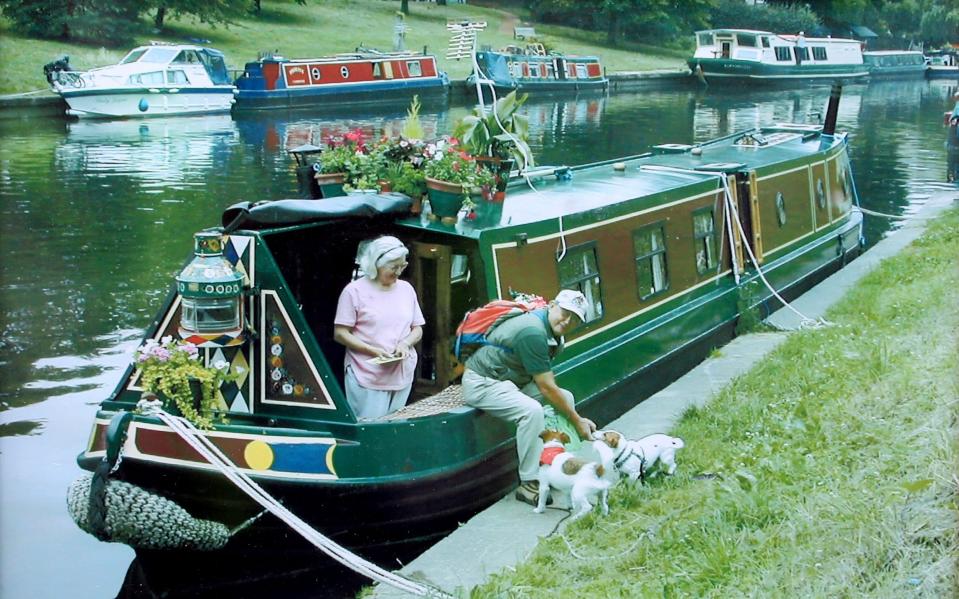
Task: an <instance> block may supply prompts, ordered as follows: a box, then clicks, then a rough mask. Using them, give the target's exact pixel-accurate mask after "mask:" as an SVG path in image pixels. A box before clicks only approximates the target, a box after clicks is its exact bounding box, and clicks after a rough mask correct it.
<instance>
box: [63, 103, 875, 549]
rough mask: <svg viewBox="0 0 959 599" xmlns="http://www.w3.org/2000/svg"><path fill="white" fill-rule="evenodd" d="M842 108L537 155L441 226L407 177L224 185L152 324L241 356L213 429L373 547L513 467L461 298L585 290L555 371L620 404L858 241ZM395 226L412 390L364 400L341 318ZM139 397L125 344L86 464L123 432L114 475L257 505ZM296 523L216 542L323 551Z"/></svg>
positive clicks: (446, 527) (447, 511)
mask: <svg viewBox="0 0 959 599" xmlns="http://www.w3.org/2000/svg"><path fill="white" fill-rule="evenodd" d="M837 106H838V95H836V97H834V98H833V101H831V102H830V109H829V111H828V113H827V118H826V124H825V125H796V124H780V125H774V126H771V127H767V128H758V129H754V130H750V131H745V132H741V133H737V134H734V135H729V136H726V137H723V138H720V139H716V140H713V141H709V142H706V143H701V144H696V145H678V144H667V145H661V146H657V147H655V148H654V149H653V150H652V151H651V152H649V153H645V154H641V155H636V156H631V157H627V158H623V159H620V160H616V161H606V162H599V163H595V164H589V165H585V166H577V167H572V168H566V167H564V168H550V169H544V170H540V171H538V173H537V174H536V175H537V176H535V177H533V176H531V177H530V179H529V180H528V181H527V180H520V181H516V182H514V184H512V185H511V186H510V188H509V190H508V195H507V198H506V199H505V201H504V202H502V203H493V202H483V203H481V204H480V205H479V206H478V207H477V209H476V213H475V218H468V217H466V216H463V215H462V214H461V216H460V218H459V220H458V221H457V222H456V223H455V224H452V225H450V224H443V223H441V222H438V221H434V220H430V219H429V218H427V217H426V216H422V215H421V216H413V215H411V214H410V213H409V207H410V201H409V199H408V198H406V197H405V196H401V195H399V194H377V195H369V194H365V195H356V196H345V197H340V198H331V199H324V200H279V201H272V202H260V203H256V204H250V203H244V204H238V205H235V206H233V207H231V208H230V209H228V210H227V211H226V212H225V213H224V218H223V223H222V227H217V228H213V229H208V230H207V231H205V232H202V233H200V234H198V237H197V239H198V245H199V246H200V247H199V248H198V256H197V258H195V259H194V262H193V263H191V266H188V267H187V268H186V269H184V271H183V273H181V275H180V277H179V279H178V287H176V288H174V289H173V290H172V291H171V293H170V296H169V297H168V298H167V300H166V303H165V304H164V305H163V307H162V309H161V310H160V312H159V315H158V317H157V318H156V320H155V321H154V322H153V323H152V325H151V326H150V327H149V329H148V330H147V333H146V338H145V339H146V340H151V339H152V340H160V339H162V338H163V337H165V336H168V335H169V336H173V337H174V338H177V337H180V338H185V339H188V340H190V341H192V342H193V343H195V344H196V345H197V346H198V347H199V352H200V357H201V358H202V359H203V360H205V361H206V362H207V363H209V364H214V363H220V364H223V365H228V366H226V367H227V368H228V369H229V370H230V372H231V373H232V374H233V375H235V376H234V377H233V378H232V379H231V380H230V381H229V382H227V383H225V384H224V385H223V386H222V387H220V388H219V391H218V394H217V402H218V404H219V406H220V410H221V412H222V415H223V416H225V417H226V419H227V421H225V422H223V421H220V422H217V423H216V424H214V426H213V428H212V429H209V430H206V431H204V432H203V435H204V436H205V437H206V439H208V440H209V441H210V442H212V444H213V445H214V446H216V447H217V448H218V449H219V450H220V451H221V452H222V453H223V454H224V455H225V456H227V457H228V458H229V459H230V460H231V461H232V462H233V463H234V464H235V466H236V468H237V469H239V470H240V471H242V472H244V473H245V474H247V475H249V476H250V477H251V478H252V479H253V480H254V481H256V482H257V483H258V484H259V485H261V486H262V487H263V488H264V489H265V490H266V491H267V492H269V493H270V494H272V495H273V496H274V497H276V498H277V499H278V500H279V501H280V502H281V503H282V504H283V505H285V506H286V507H287V508H289V509H290V510H291V511H292V512H294V513H295V514H297V515H298V516H299V517H301V518H302V519H303V520H305V521H306V522H308V523H309V524H310V525H312V526H313V527H315V528H316V529H317V530H318V531H320V532H321V533H323V534H324V535H327V536H328V537H330V538H332V539H333V540H334V541H336V542H338V543H339V544H341V545H343V546H345V547H348V548H350V549H352V550H354V551H357V552H359V553H360V554H363V555H383V550H384V549H386V550H396V551H397V552H400V551H401V548H402V547H404V546H407V547H408V546H409V544H413V543H418V544H422V543H424V542H429V541H432V540H437V539H439V538H440V537H442V536H443V535H445V534H447V533H448V532H449V531H451V530H452V529H454V528H455V527H457V525H458V524H459V523H461V522H464V521H465V520H466V519H468V518H469V517H471V516H472V515H474V514H476V513H477V512H479V511H480V510H482V509H483V508H485V507H487V506H489V505H491V504H492V503H494V502H495V501H497V500H499V499H500V498H502V497H503V496H504V494H506V493H508V492H509V491H510V490H511V488H513V487H514V486H515V484H516V483H517V475H516V453H515V445H514V439H513V431H512V430H511V429H510V428H509V427H508V426H507V425H506V424H504V423H503V422H502V421H500V420H497V419H496V418H493V417H491V416H489V415H488V414H485V413H483V412H480V411H477V410H475V409H473V408H470V407H468V406H466V405H464V403H463V400H462V397H461V396H460V393H459V387H458V386H457V384H456V381H455V376H456V366H457V365H456V364H455V363H454V360H453V357H452V352H451V346H452V341H453V339H452V334H453V331H454V330H455V327H456V325H457V324H458V322H459V321H460V319H461V318H462V316H463V314H464V312H466V311H467V310H469V309H471V308H474V307H476V306H478V305H481V304H483V303H485V302H487V301H490V300H492V299H495V298H508V297H509V296H510V293H511V292H527V293H533V294H538V295H542V296H544V297H552V296H553V295H554V294H555V293H556V292H557V291H559V290H560V289H562V288H574V289H579V290H581V291H582V292H583V293H584V294H585V295H586V297H587V298H588V300H589V304H590V305H589V312H588V317H587V322H585V323H584V325H583V326H581V327H580V328H579V329H577V330H576V331H575V333H574V334H573V335H572V336H571V337H570V338H569V339H567V344H566V350H565V351H564V352H563V354H561V356H560V357H559V358H558V361H557V362H556V365H555V371H556V373H557V376H558V380H559V382H560V383H561V384H562V385H563V386H564V387H566V388H568V389H570V390H571V391H572V392H573V393H574V394H575V397H576V399H577V404H578V409H579V411H580V412H581V413H582V414H584V415H586V416H588V417H591V418H593V419H594V420H596V422H597V423H598V424H599V425H603V424H604V423H606V422H609V421H610V420H611V419H612V418H614V417H615V416H617V415H619V414H621V413H623V412H624V411H626V410H627V409H629V408H631V407H632V406H634V405H636V404H637V403H639V402H640V401H642V400H643V398H644V397H647V396H648V395H649V394H650V393H651V392H653V391H654V390H656V389H658V388H661V387H662V386H664V385H665V384H667V383H668V382H670V381H671V380H673V379H674V378H675V377H677V376H678V375H679V374H681V373H682V372H684V371H685V370H687V369H688V368H690V367H691V366H692V365H694V364H695V363H697V362H698V361H699V360H701V359H702V358H703V357H704V356H705V355H706V354H707V353H708V352H709V351H710V350H711V349H712V348H714V347H716V346H719V345H721V344H723V343H724V342H726V341H727V340H729V339H730V338H731V337H732V336H733V335H734V330H735V324H736V322H737V318H738V317H739V316H740V311H741V310H742V309H744V306H751V307H753V308H754V309H755V308H756V307H757V306H758V307H759V308H760V309H768V308H771V307H775V306H778V304H777V301H778V300H775V299H772V297H771V292H770V291H769V290H768V289H767V288H765V287H764V286H763V285H761V284H759V283H758V282H757V281H758V280H759V277H760V274H762V275H763V276H764V277H765V278H766V279H767V280H768V281H769V283H770V285H771V286H772V287H774V288H775V289H776V290H777V291H778V292H779V293H780V294H781V295H782V296H783V297H785V298H787V299H788V298H791V297H795V296H796V295H798V294H799V293H801V292H802V291H803V290H804V289H806V288H807V287H808V286H810V285H811V284H813V283H814V282H816V281H818V280H820V279H822V278H823V277H825V276H826V275H827V274H829V273H830V272H832V271H834V270H835V269H837V268H839V267H841V266H842V265H843V264H845V263H846V261H847V260H849V259H851V258H852V257H854V256H856V255H857V254H858V252H859V251H860V249H861V239H862V238H861V226H862V214H861V212H860V211H859V210H858V209H857V208H856V203H857V202H856V197H855V187H854V184H853V180H852V173H851V170H850V162H849V155H848V149H847V139H846V136H845V135H842V134H838V135H835V134H834V133H833V128H834V123H835V118H836V108H837ZM385 233H388V234H391V235H395V236H397V237H399V238H400V239H402V240H404V242H405V243H406V244H407V245H408V247H409V248H410V256H409V263H410V268H409V269H408V272H407V274H406V275H405V278H407V280H408V281H409V282H410V283H411V284H412V285H413V286H414V287H415V289H416V291H417V293H418V296H419V298H420V303H421V305H422V308H423V312H424V315H425V316H426V321H427V324H426V326H425V332H424V336H423V339H422V341H421V343H420V346H419V348H418V353H419V356H420V359H419V364H418V366H417V375H416V381H415V385H414V396H413V398H412V399H411V402H410V404H409V405H408V406H406V407H405V408H404V409H402V410H401V411H399V412H396V413H393V414H391V415H389V416H387V417H384V418H382V419H379V420H373V421H358V420H357V418H356V417H355V416H354V414H353V413H352V411H351V409H350V407H349V405H348V403H347V402H346V400H345V396H344V390H343V366H342V364H343V348H342V347H341V346H339V345H337V344H336V343H334V341H333V316H334V312H335V308H336V303H337V298H338V295H339V293H340V291H341V289H342V288H343V287H344V286H345V285H346V284H347V283H348V282H350V280H351V279H352V277H353V276H354V269H355V263H354V261H355V257H356V254H357V247H358V245H359V244H360V243H362V242H364V241H365V240H368V239H370V238H373V237H375V236H378V235H380V234H385ZM204 248H205V249H204ZM217 252H219V253H220V254H219V255H220V259H222V260H225V261H227V262H228V263H229V266H230V268H232V270H233V271H234V273H235V274H236V276H233V275H232V274H231V273H229V272H226V273H220V274H225V277H224V279H225V281H226V282H225V283H223V284H222V287H220V286H212V285H211V286H209V287H204V286H203V283H202V281H201V282H199V288H198V287H197V281H195V280H193V279H191V278H190V277H191V276H192V275H196V276H201V277H202V276H203V274H204V273H206V274H207V275H210V274H211V273H212V274H213V275H216V274H217V269H215V268H212V267H211V268H209V269H206V270H204V269H203V268H200V269H197V268H192V267H193V266H195V265H196V261H197V260H201V261H204V260H211V259H213V258H216V256H217V255H218V254H217ZM750 255H753V256H754V257H755V258H754V259H752V260H751V259H749V256H750ZM760 271H761V272H760ZM236 282H238V283H239V285H234V283H236ZM744 289H750V292H749V293H745V292H744ZM744 299H746V300H748V301H744ZM207 325H209V326H207ZM140 398H141V387H140V384H139V375H138V370H137V369H136V368H135V366H131V367H130V368H129V369H128V370H127V371H126V373H125V375H124V376H123V377H122V379H121V381H120V383H119V384H118V386H117V387H116V389H115V391H114V392H113V393H112V394H111V395H110V396H109V398H107V399H106V400H105V401H104V402H103V403H102V405H101V406H100V409H99V412H98V414H97V416H96V420H95V422H94V424H93V431H92V433H91V435H90V439H89V443H88V446H87V447H86V448H85V449H84V450H83V452H82V453H81V454H80V455H79V457H78V461H79V464H80V465H81V467H83V468H84V469H86V470H95V469H96V468H97V467H98V465H101V464H102V463H103V462H104V459H105V457H107V456H108V455H112V457H113V458H116V456H117V454H119V455H120V456H121V458H122V459H121V460H120V461H119V462H118V463H117V465H116V466H115V467H114V468H113V472H112V473H111V474H110V476H111V478H112V479H114V480H119V481H125V482H127V483H131V484H133V485H136V486H138V487H140V488H142V489H144V490H146V491H148V492H150V493H152V494H155V495H159V496H162V497H165V498H167V499H170V500H172V501H174V502H176V503H177V504H178V505H180V506H182V507H183V508H185V509H186V510H188V511H189V512H190V514H192V516H193V517H195V518H202V519H209V520H215V521H217V522H220V523H223V524H224V525H226V526H227V527H234V526H237V525H239V524H241V523H243V522H244V521H246V520H247V519H249V518H250V517H252V516H255V515H256V514H257V513H258V512H259V511H260V507H259V506H258V505H257V504H255V503H254V502H253V501H252V500H250V499H249V498H248V497H247V496H246V495H244V494H243V493H241V492H240V491H238V490H237V489H236V488H235V487H234V486H233V485H232V484H231V483H229V482H228V481H227V480H226V478H225V477H224V476H223V475H222V474H221V473H220V472H218V471H217V470H216V469H214V468H213V467H212V466H210V465H209V464H208V463H206V461H205V460H204V459H202V458H201V457H200V455H199V454H197V453H196V451H194V450H193V449H192V448H191V446H189V445H188V444H187V443H185V442H184V440H183V439H182V438H181V437H180V436H178V435H177V433H176V432H174V431H173V430H171V428H170V427H169V426H168V425H167V424H165V422H164V421H163V420H161V419H158V418H157V417H156V416H151V415H148V414H144V413H135V414H133V412H134V408H135V406H136V404H137V401H138V400H139V399H140ZM123 433H125V435H124V434H123ZM101 468H102V466H101ZM297 539H298V537H297V536H296V535H295V534H294V533H292V532H291V531H290V530H288V529H287V528H286V526H285V525H284V524H282V523H281V522H280V521H279V520H277V519H274V518H270V517H267V518H261V519H259V520H257V521H256V522H254V523H253V524H252V525H251V526H249V527H248V528H246V529H244V530H243V531H242V532H240V533H237V534H236V535H235V536H234V537H232V538H231V539H230V541H229V543H228V544H227V546H226V548H224V549H223V550H224V551H228V550H229V549H230V548H231V547H241V546H242V547H243V548H244V549H243V551H244V552H249V551H260V552H261V555H267V556H269V555H272V556H274V558H275V559H279V560H287V559H289V558H290V556H291V555H292V552H294V551H296V550H297V549H298V548H299V549H302V550H306V549H311V548H310V547H309V546H308V545H307V544H306V543H305V542H302V543H301V545H302V547H300V545H298V544H297V541H296V540H297ZM170 549H173V547H170ZM245 554H246V553H245ZM391 563H393V562H391Z"/></svg>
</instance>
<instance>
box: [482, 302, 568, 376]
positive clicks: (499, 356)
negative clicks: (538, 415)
mask: <svg viewBox="0 0 959 599" xmlns="http://www.w3.org/2000/svg"><path fill="white" fill-rule="evenodd" d="M546 315H547V309H546V308H541V309H539V310H533V311H532V312H529V313H527V314H522V315H520V316H514V317H513V318H510V319H508V320H506V321H504V322H502V323H500V324H499V325H497V326H496V327H495V328H494V329H493V330H492V331H491V332H490V333H489V334H488V335H487V340H488V341H489V342H490V344H491V345H484V346H481V347H480V348H479V349H477V350H476V351H475V352H474V353H473V355H472V356H470V358H469V359H468V360H467V361H466V367H467V368H469V369H470V370H472V371H473V372H475V373H477V374H479V375H482V376H485V377H489V378H492V379H496V380H499V381H512V382H513V383H514V384H515V385H516V386H517V387H519V388H521V389H522V388H523V387H525V386H526V385H528V384H529V383H530V381H532V380H533V376H534V375H537V374H542V373H544V372H549V371H550V370H552V362H551V358H552V356H554V355H556V353H557V352H558V351H559V349H560V347H561V344H560V343H558V342H557V340H556V339H555V338H554V337H553V331H552V329H550V327H549V322H548V320H547V316H546ZM498 346H499V347H498ZM504 348H506V349H504Z"/></svg>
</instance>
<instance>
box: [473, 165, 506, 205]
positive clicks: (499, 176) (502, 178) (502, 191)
mask: <svg viewBox="0 0 959 599" xmlns="http://www.w3.org/2000/svg"><path fill="white" fill-rule="evenodd" d="M476 162H477V163H478V164H480V165H481V166H482V167H483V168H485V169H487V170H489V171H491V172H492V173H493V175H494V176H495V177H496V184H495V188H494V189H493V193H492V194H491V197H490V201H492V202H502V201H503V200H504V199H506V186H507V185H509V173H510V171H511V170H513V164H514V160H513V159H512V158H497V157H495V156H477V157H476Z"/></svg>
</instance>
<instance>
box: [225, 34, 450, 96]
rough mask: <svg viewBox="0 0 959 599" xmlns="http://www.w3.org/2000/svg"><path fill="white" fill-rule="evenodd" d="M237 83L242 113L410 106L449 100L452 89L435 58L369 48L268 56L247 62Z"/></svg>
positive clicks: (427, 55) (428, 55)
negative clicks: (342, 106) (416, 98)
mask: <svg viewBox="0 0 959 599" xmlns="http://www.w3.org/2000/svg"><path fill="white" fill-rule="evenodd" d="M235 83H236V88H237V96H236V109H237V110H256V109H264V108H297V107H300V106H317V105H323V104H330V105H337V104H342V103H344V102H348V103H350V104H351V105H355V104H357V103H381V102H391V101H403V102H407V101H409V99H410V98H412V97H413V96H414V95H418V96H420V98H430V97H434V96H444V95H445V94H446V93H447V91H448V88H449V79H448V78H447V76H446V73H443V72H441V71H440V70H439V69H438V68H437V65H436V57H435V56H432V55H430V54H416V53H413V52H378V51H376V50H369V49H364V48H360V49H358V50H357V51H356V52H352V53H347V54H336V55H333V56H324V57H321V58H296V59H292V58H284V57H282V56H278V55H275V54H267V55H265V56H262V57H261V58H259V59H257V60H255V61H253V62H248V63H246V67H245V68H244V70H243V74H242V75H240V76H239V77H238V78H237V79H236V82H235Z"/></svg>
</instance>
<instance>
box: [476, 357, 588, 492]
mask: <svg viewBox="0 0 959 599" xmlns="http://www.w3.org/2000/svg"><path fill="white" fill-rule="evenodd" d="M561 391H562V392H563V398H564V399H565V400H566V402H567V403H568V404H569V405H570V406H572V405H573V394H572V393H570V392H569V391H567V390H566V389H561ZM463 399H464V401H465V402H466V405H468V406H472V407H474V408H476V409H479V410H483V411H486V412H489V413H490V414H492V415H493V416H496V417H497V418H502V419H503V420H507V421H509V422H512V423H513V424H515V425H516V454H517V457H518V458H519V479H520V481H523V482H526V481H533V480H538V478H539V457H540V454H541V453H543V440H542V439H540V438H539V434H540V433H541V432H543V428H544V414H543V402H544V401H545V398H544V397H543V394H542V393H541V392H540V390H539V387H538V386H537V385H536V383H535V382H531V383H530V384H528V385H526V386H525V387H523V388H522V389H520V388H519V387H517V386H516V384H515V383H512V382H510V381H499V380H496V379H491V378H489V377H485V376H482V375H480V374H477V373H475V372H473V371H472V370H470V369H468V368H467V369H466V372H464V373H463Z"/></svg>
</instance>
